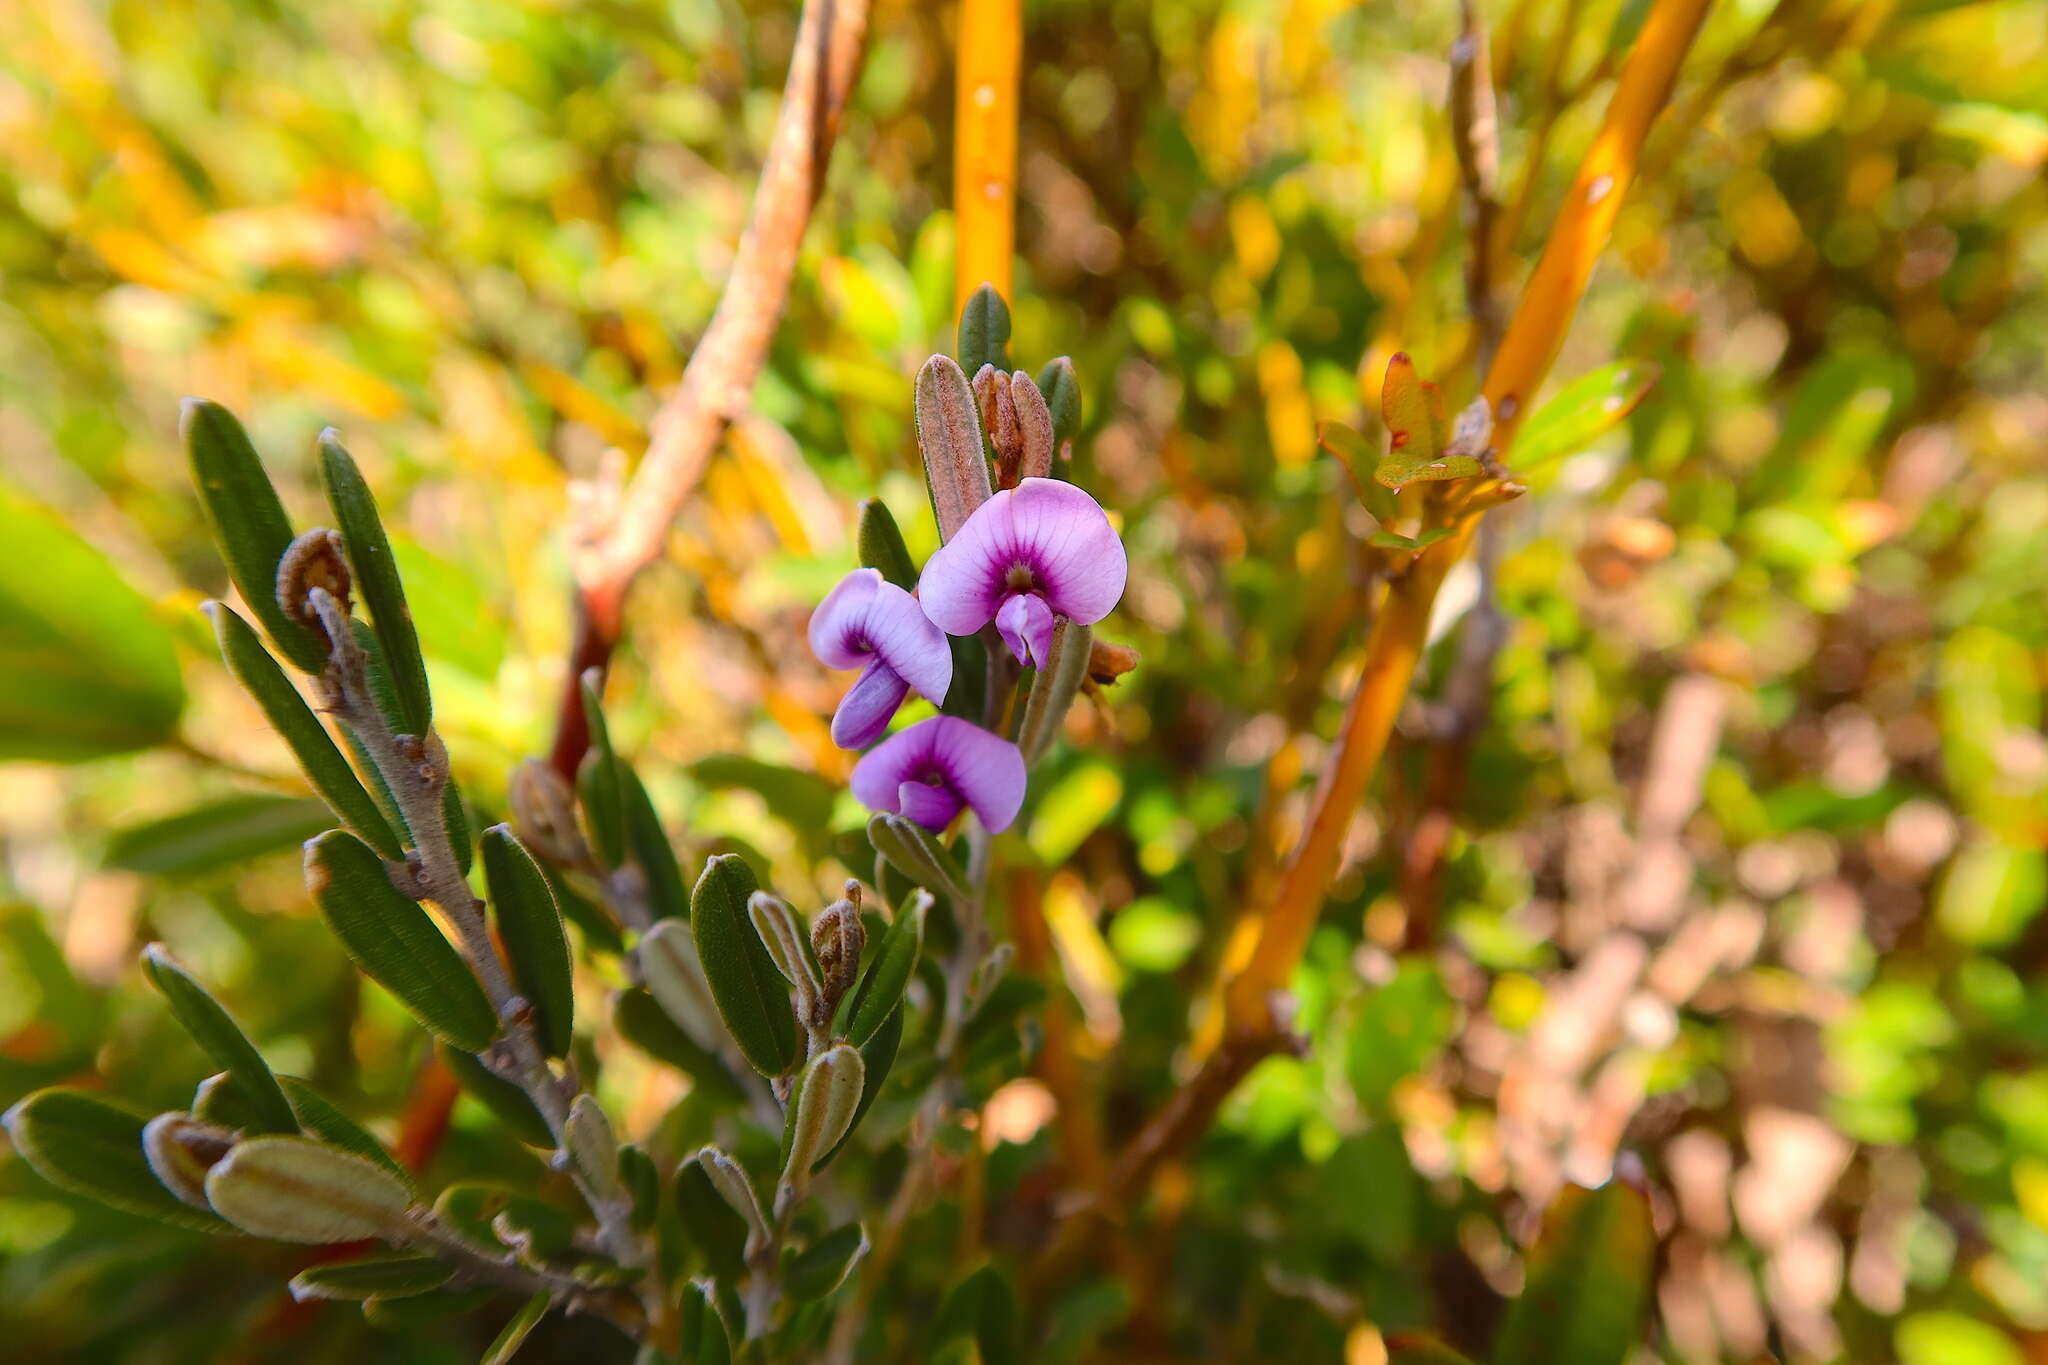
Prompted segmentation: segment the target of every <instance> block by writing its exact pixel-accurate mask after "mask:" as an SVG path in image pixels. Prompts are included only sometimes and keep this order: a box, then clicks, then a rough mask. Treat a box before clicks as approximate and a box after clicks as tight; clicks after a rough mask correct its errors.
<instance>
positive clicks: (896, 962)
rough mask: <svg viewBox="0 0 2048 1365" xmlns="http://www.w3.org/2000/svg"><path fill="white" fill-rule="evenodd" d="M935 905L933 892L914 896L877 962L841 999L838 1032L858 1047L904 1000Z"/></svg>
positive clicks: (883, 944)
mask: <svg viewBox="0 0 2048 1365" xmlns="http://www.w3.org/2000/svg"><path fill="white" fill-rule="evenodd" d="M931 904H932V902H931V897H930V896H929V895H921V896H913V897H911V899H910V903H909V904H908V905H906V906H905V907H904V908H903V909H902V910H900V911H898V912H897V915H896V922H895V923H893V924H891V925H890V926H889V932H888V933H886V934H884V935H883V936H882V942H881V944H880V946H878V947H877V948H876V949H875V958H874V961H873V962H871V963H869V964H868V969H867V971H866V972H865V973H864V974H863V975H862V976H861V979H860V984H859V985H858V986H855V987H854V988H853V989H852V990H851V991H849V992H848V993H847V996H846V999H845V1000H843V1001H841V1002H840V1006H839V1009H838V1012H837V1018H835V1019H834V1020H833V1021H832V1031H833V1032H834V1033H836V1034H840V1035H842V1036H844V1037H845V1038H846V1040H847V1041H848V1042H851V1043H853V1044H855V1045H856V1046H858V1045H860V1044H863V1043H865V1042H867V1041H868V1040H869V1039H870V1038H873V1037H874V1036H875V1034H876V1033H877V1032H878V1031H879V1030H880V1029H881V1027H882V1025H883V1024H886V1023H887V1022H889V1016H890V1015H891V1014H892V1013H894V1012H895V1010H896V1006H897V1005H898V1004H899V1003H900V1002H901V1001H902V999H903V991H904V988H905V987H906V986H908V985H909V984H910V974H911V973H912V972H914V971H916V970H917V959H918V956H919V954H921V953H922V952H923V951H924V917H925V912H926V911H927V910H929V909H930V908H931Z"/></svg>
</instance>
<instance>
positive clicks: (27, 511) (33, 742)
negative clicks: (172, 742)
mask: <svg viewBox="0 0 2048 1365" xmlns="http://www.w3.org/2000/svg"><path fill="white" fill-rule="evenodd" d="M0 545H5V546H6V549H7V553H6V554H5V555H4V556H0V762H4V761H8V760H13V759H33V760H37V761H42V762H58V763H76V762H80V761H83V760H85V759H91V758H100V757H102V756H104V755H107V754H120V753H127V752H129V751H131V750H134V749H146V748H148V747H150V746H151V745H154V744H160V743H163V742H164V741H166V740H168V739H170V738H171V737H172V735H173V734H174V733H175V732H176V730H177V726H178V714H179V712H181V711H182V710H184V707H185V686H184V682H183V680H182V679H181V678H180V677H179V673H178V655H177V650H176V647H175V645H174V642H173V639H172V636H171V632H170V631H169V629H168V628H166V627H165V625H164V623H163V622H162V621H161V620H159V619H158V617H157V615H156V612H155V610H154V609H153V608H152V606H151V604H150V602H149V600H148V599H147V598H145V597H144V596H143V595H142V594H141V593H139V592H137V591H135V589H133V588H131V587H130V586H128V584H127V582H126V581H125V580H124V579H123V578H122V576H121V573H120V571H119V570H118V569H116V568H115V567H114V566H113V565H112V564H110V563H109V562H108V561H107V560H106V558H105V557H104V556H102V555H101V554H100V552H99V551H98V550H96V549H94V548H93V547H92V546H91V545H89V544H87V543H86V542H85V541H84V540H81V539H80V538H79V537H78V536H76V535H74V534H72V532H71V531H70V529H69V528H67V527H66V526H65V525H64V524H63V523H62V522H60V521H58V520H57V518H56V517H55V515H53V514H52V513H50V512H48V511H47V510H45V509H43V508H41V507H37V506H35V505H34V504H32V503H30V502H28V501H27V500H25V499H23V498H20V497H18V496H17V495H15V494H14V493H13V492H12V491H11V490H9V489H7V488H6V487H4V486H0Z"/></svg>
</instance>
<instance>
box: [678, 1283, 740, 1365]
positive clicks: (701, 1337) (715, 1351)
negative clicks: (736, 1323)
mask: <svg viewBox="0 0 2048 1365" xmlns="http://www.w3.org/2000/svg"><path fill="white" fill-rule="evenodd" d="M682 1320H683V1329H682V1333H681V1346H682V1354H681V1356H680V1357H679V1359H680V1361H681V1362H682V1365H732V1339H731V1338H730V1337H729V1336H728V1335H727V1334H726V1330H725V1319H724V1318H722V1317H720V1316H719V1315H718V1305H717V1304H716V1303H714V1302H713V1301H712V1298H711V1295H710V1293H709V1292H708V1291H707V1290H706V1289H705V1287H704V1286H703V1285H701V1284H690V1285H686V1286H685V1287H684V1289H683V1305H682Z"/></svg>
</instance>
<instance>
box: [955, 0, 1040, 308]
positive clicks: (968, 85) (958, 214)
mask: <svg viewBox="0 0 2048 1365" xmlns="http://www.w3.org/2000/svg"><path fill="white" fill-rule="evenodd" d="M1021 10H1022V6H1021V3H1020V0H961V3H960V49H959V56H958V60H957V64H956V67H955V76H954V84H953V231H954V237H955V240H956V243H957V244H956V246H955V248H954V267H953V312H954V315H955V316H956V317H957V316H958V315H959V312H960V309H961V308H963V307H965V306H966V303H967V298H968V295H970V294H972V293H973V292H974V291H975V290H977V289H979V288H980V287H981V286H982V285H984V284H990V285H994V286H995V290H996V292H997V293H998V294H1001V295H1002V296H1003V297H1004V298H1005V299H1011V298H1014V297H1015V296H1014V295H1013V294H1012V293H1011V288H1012V284H1013V280H1014V276H1013V265H1014V261H1015V254H1016V240H1017V80H1018V74H1019V72H1020V71H1021V69H1022V67H1023V58H1024V22H1023V14H1022V12H1021Z"/></svg>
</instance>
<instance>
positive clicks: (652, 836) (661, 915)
mask: <svg viewBox="0 0 2048 1365" xmlns="http://www.w3.org/2000/svg"><path fill="white" fill-rule="evenodd" d="M618 777H619V791H620V795H621V796H622V797H623V798H624V812H625V817H626V850H627V852H628V853H630V854H631V855H632V858H633V861H634V862H635V863H636V864H638V865H639V868H640V875H641V878H642V879H643V880H644V881H645V883H646V886H647V910H648V913H649V914H650V915H652V916H653V917H654V918H655V919H668V918H670V917H674V918H676V919H683V918H686V917H687V916H688V915H689V913H690V893H689V887H688V885H687V884H686V883H685V882H684V881H683V869H682V867H681V865H680V864H678V863H677V862H676V851H675V847H674V846H673V845H671V844H670V843H669V841H668V831H667V830H665V829H663V828H662V827H661V814H660V812H658V811H656V810H655V809H654V801H653V799H652V798H650V797H649V796H648V795H647V786H646V784H645V783H643V782H642V781H641V780H640V775H639V774H638V773H636V772H634V771H633V769H632V768H631V767H630V766H629V765H628V764H626V763H624V762H623V761H622V762H620V763H619V764H618Z"/></svg>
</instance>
